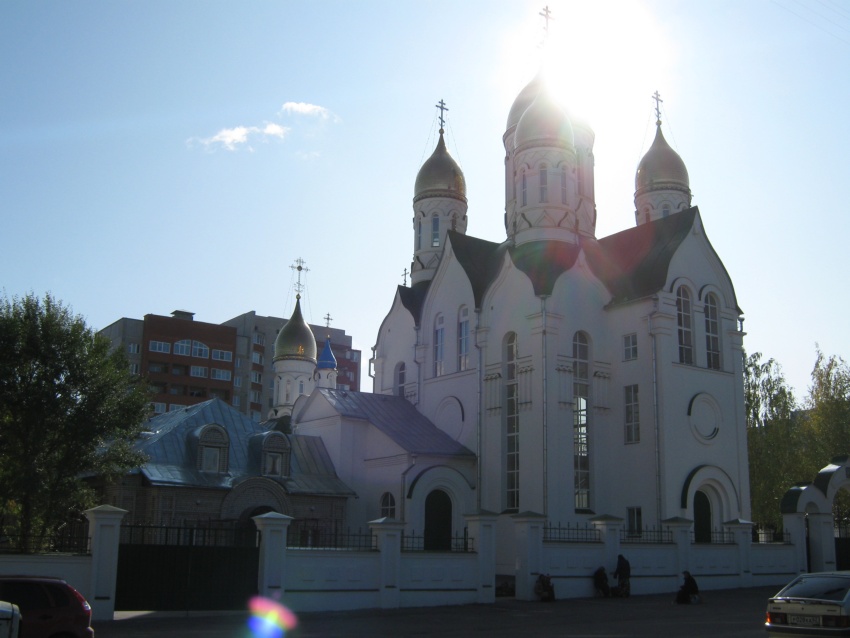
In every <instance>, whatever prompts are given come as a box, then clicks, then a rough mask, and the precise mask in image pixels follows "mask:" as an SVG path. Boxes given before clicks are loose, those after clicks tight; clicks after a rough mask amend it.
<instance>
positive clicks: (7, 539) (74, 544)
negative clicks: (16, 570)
mask: <svg viewBox="0 0 850 638" xmlns="http://www.w3.org/2000/svg"><path fill="white" fill-rule="evenodd" d="M0 553H2V554H76V555H86V554H91V540H90V539H89V532H88V521H75V522H73V523H66V524H64V525H62V526H61V527H59V528H58V529H56V530H54V531H53V532H51V533H49V534H41V535H28V536H24V535H21V534H0Z"/></svg>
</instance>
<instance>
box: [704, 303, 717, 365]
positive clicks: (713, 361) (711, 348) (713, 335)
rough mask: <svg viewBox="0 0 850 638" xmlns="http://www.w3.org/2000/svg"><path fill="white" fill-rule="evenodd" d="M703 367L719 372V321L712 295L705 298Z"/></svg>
mask: <svg viewBox="0 0 850 638" xmlns="http://www.w3.org/2000/svg"><path fill="white" fill-rule="evenodd" d="M705 365H706V367H708V368H711V369H712V370H720V319H719V316H718V311H717V297H715V296H714V295H712V294H709V295H708V296H706V298H705Z"/></svg>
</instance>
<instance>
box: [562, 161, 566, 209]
mask: <svg viewBox="0 0 850 638" xmlns="http://www.w3.org/2000/svg"><path fill="white" fill-rule="evenodd" d="M561 203H562V204H566V203H567V168H566V166H562V167H561Z"/></svg>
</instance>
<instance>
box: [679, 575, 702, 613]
mask: <svg viewBox="0 0 850 638" xmlns="http://www.w3.org/2000/svg"><path fill="white" fill-rule="evenodd" d="M682 575H684V577H685V580H684V582H683V583H682V586H681V587H679V592H678V593H677V594H676V602H677V603H678V604H680V605H690V604H691V603H698V602H699V587H697V581H696V580H694V577H693V576H691V572H689V571H687V570H686V571H683V572H682Z"/></svg>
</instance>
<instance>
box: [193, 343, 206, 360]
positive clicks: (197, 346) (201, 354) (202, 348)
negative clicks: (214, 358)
mask: <svg viewBox="0 0 850 638" xmlns="http://www.w3.org/2000/svg"><path fill="white" fill-rule="evenodd" d="M192 356H193V357H198V358H200V359H209V357H210V349H209V348H208V347H207V346H206V344H203V343H201V342H200V341H193V342H192Z"/></svg>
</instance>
